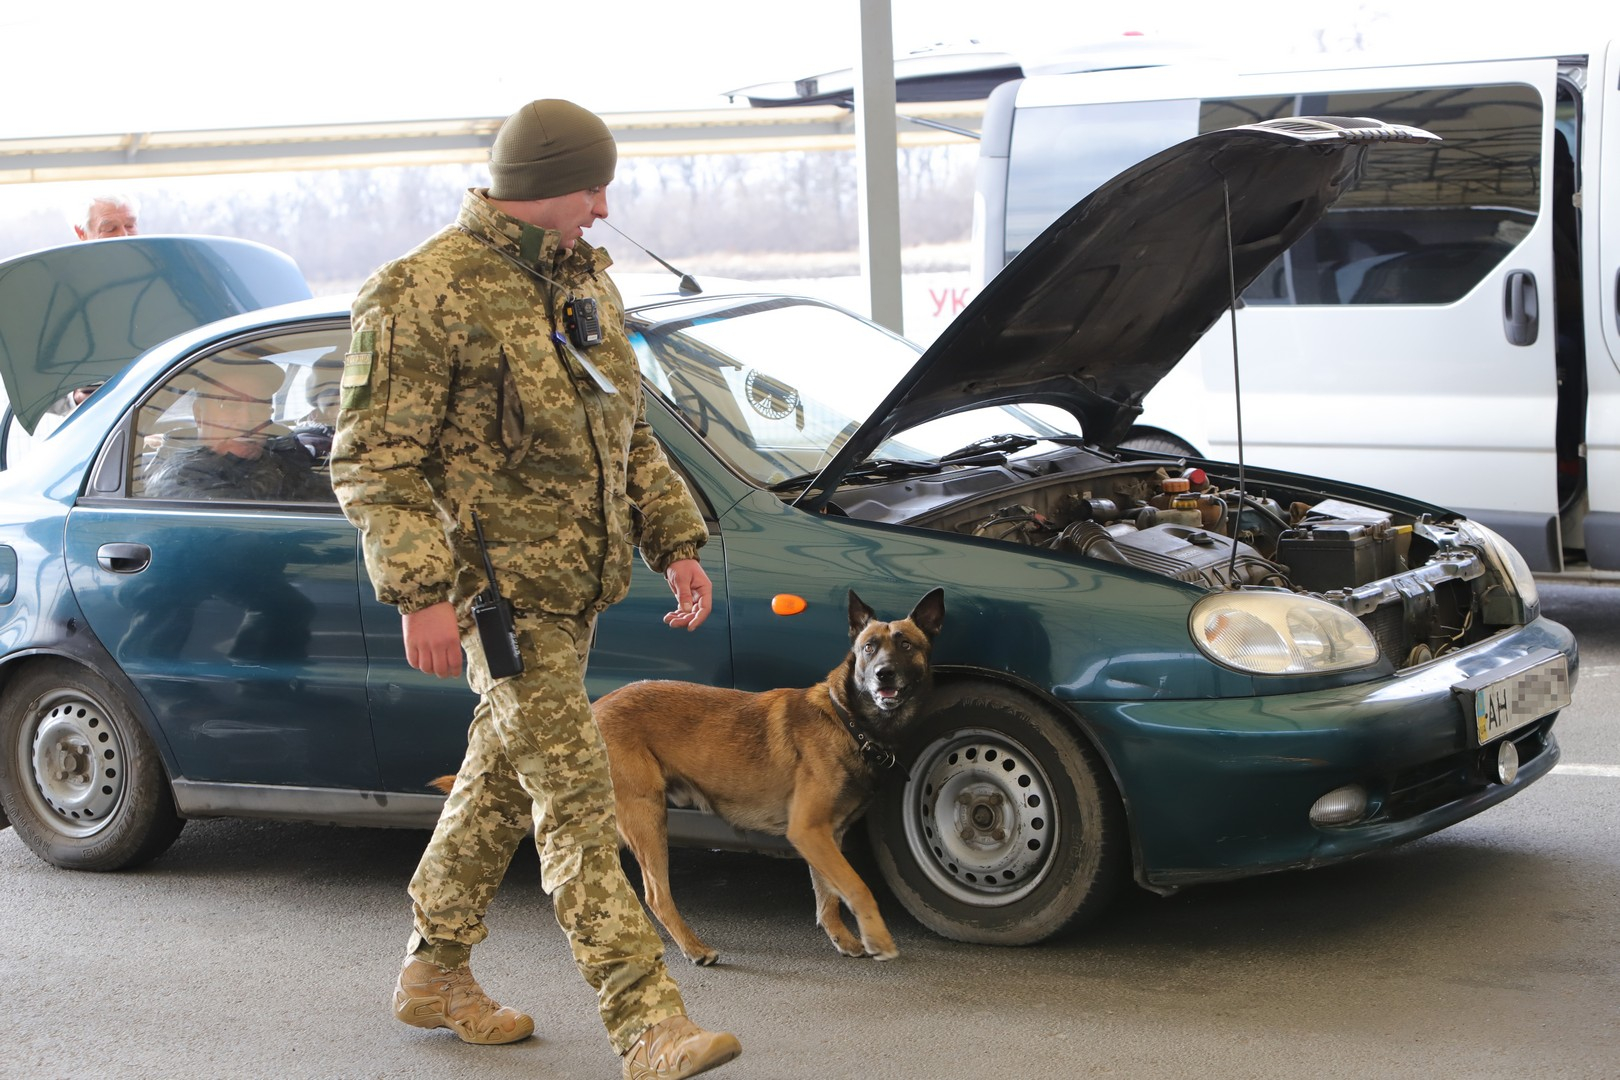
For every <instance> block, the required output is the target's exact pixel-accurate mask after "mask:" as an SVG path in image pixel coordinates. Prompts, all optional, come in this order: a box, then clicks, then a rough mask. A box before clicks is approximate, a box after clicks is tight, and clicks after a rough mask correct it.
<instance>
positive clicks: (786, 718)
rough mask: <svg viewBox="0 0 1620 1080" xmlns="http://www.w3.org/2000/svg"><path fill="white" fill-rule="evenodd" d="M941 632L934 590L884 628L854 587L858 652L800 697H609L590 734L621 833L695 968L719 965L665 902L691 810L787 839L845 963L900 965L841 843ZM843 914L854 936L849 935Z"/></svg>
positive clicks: (940, 597)
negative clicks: (601, 751)
mask: <svg viewBox="0 0 1620 1080" xmlns="http://www.w3.org/2000/svg"><path fill="white" fill-rule="evenodd" d="M944 621H945V593H944V590H943V589H935V590H933V591H932V592H930V593H929V594H928V595H927V596H925V597H923V598H922V599H921V600H919V601H918V602H917V606H916V607H915V608H913V609H912V611H911V614H910V615H908V616H906V617H905V618H904V619H897V620H895V621H894V622H883V621H881V620H879V619H878V618H877V616H876V615H875V614H874V613H873V611H872V609H871V608H869V607H867V606H866V604H864V603H862V602H861V598H860V597H858V596H856V595H855V593H854V591H853V590H851V592H850V594H849V636H850V641H851V645H850V650H849V653H848V655H846V656H845V657H844V660H843V662H842V663H840V664H839V665H838V666H837V667H835V668H833V670H832V672H831V673H830V674H829V675H828V676H827V677H826V678H825V679H823V680H822V681H821V682H819V683H817V684H816V685H814V686H811V687H809V688H808V689H803V690H789V689H783V690H764V691H761V692H759V693H749V692H747V691H744V690H730V689H722V688H718V687H713V686H701V685H698V684H696V683H683V682H666V681H648V682H637V683H631V684H630V685H628V686H624V687H621V688H620V689H618V690H615V691H613V692H612V693H609V694H604V695H603V696H602V697H601V698H599V699H598V700H597V702H596V705H595V710H596V723H597V725H598V726H599V727H600V728H601V729H602V738H603V740H604V741H605V742H606V743H607V750H608V762H609V764H610V766H611V768H612V771H613V797H614V802H615V805H616V807H617V813H618V820H619V835H620V836H621V837H622V838H623V839H624V842H625V843H626V844H627V845H628V846H629V848H630V850H631V852H632V853H633V854H634V855H635V857H636V862H637V863H639V864H640V865H641V877H642V888H643V891H644V892H645V894H646V899H647V906H648V907H649V908H651V909H652V911H653V914H654V915H656V916H658V920H659V921H660V922H662V923H663V924H664V928H665V929H666V930H668V931H669V933H670V936H671V937H673V938H674V939H675V943H676V944H677V945H679V946H680V947H681V952H683V953H685V954H686V958H687V959H688V960H690V961H692V962H693V963H694V964H712V963H714V962H715V960H716V959H718V957H719V954H718V953H716V952H715V951H714V950H713V949H711V948H709V946H707V945H705V944H704V943H703V940H702V939H701V938H699V937H698V936H697V934H695V933H693V932H692V928H691V927H690V926H688V925H687V924H686V920H685V919H683V918H681V914H680V912H679V911H677V910H676V909H675V902H674V900H672V899H671V898H670V894H669V833H668V815H667V813H666V806H667V804H668V803H673V804H675V805H676V806H695V807H697V808H699V809H703V810H708V811H710V812H712V813H715V814H718V815H719V816H720V817H721V818H723V819H724V820H725V821H727V822H729V823H730V824H731V825H732V826H734V827H736V828H739V829H754V830H757V831H759V832H763V833H768V834H770V835H773V836H786V837H787V838H788V841H789V842H790V843H791V844H792V845H793V847H794V849H795V850H797V851H798V853H799V854H800V855H802V856H804V860H805V862H807V863H809V864H810V881H811V884H812V885H813V886H814V887H815V893H816V922H817V923H819V924H820V925H821V927H822V929H824V930H826V931H827V936H828V937H829V938H831V939H832V943H833V945H834V946H836V947H837V949H838V951H839V952H841V953H843V954H844V955H845V956H871V957H874V958H876V959H878V960H892V959H894V958H895V957H896V956H898V955H900V954H899V950H897V949H896V948H895V947H894V938H892V937H891V936H890V935H889V929H888V927H887V926H885V925H884V924H883V917H882V916H881V915H879V914H878V909H877V903H876V901H874V900H873V899H872V891H871V890H870V889H869V888H867V886H866V883H865V882H864V881H862V880H861V878H860V875H859V874H857V873H856V872H855V868H854V867H852V866H850V864H849V860H848V859H846V858H844V853H843V852H842V851H841V850H840V845H841V843H842V841H843V838H844V830H845V829H847V828H848V827H849V825H850V823H851V822H852V821H854V820H855V818H856V817H858V816H859V814H860V812H861V811H862V810H864V809H865V808H866V804H867V802H868V801H870V799H871V797H872V792H873V791H874V790H875V789H876V787H877V781H878V778H879V776H880V775H881V774H882V772H883V771H884V769H886V768H887V767H889V766H891V765H893V764H894V752H893V749H892V748H893V747H894V746H895V745H896V743H897V742H898V741H899V739H900V737H901V735H902V733H903V732H904V731H905V729H906V727H907V726H908V725H909V724H911V723H912V722H913V721H914V720H915V719H916V718H917V717H918V716H919V715H921V713H922V710H923V706H924V703H925V700H926V698H927V696H928V692H929V690H930V688H931V687H932V685H933V678H932V669H931V668H930V666H929V652H930V650H931V649H932V647H933V643H934V638H935V637H936V636H937V635H938V634H939V631H940V627H941V626H942V625H943V624H944ZM840 901H842V902H843V903H845V904H847V905H848V906H849V909H850V911H851V912H852V913H853V914H854V916H855V920H856V923H857V925H858V926H859V928H860V937H859V938H857V937H856V936H855V935H854V934H851V933H850V931H849V929H848V927H846V926H845V925H844V920H843V918H842V917H841V915H840V913H839V910H838V905H839V902H840Z"/></svg>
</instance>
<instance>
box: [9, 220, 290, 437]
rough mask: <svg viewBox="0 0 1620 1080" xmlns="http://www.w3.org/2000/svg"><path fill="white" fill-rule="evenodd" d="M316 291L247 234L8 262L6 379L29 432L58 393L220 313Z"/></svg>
mask: <svg viewBox="0 0 1620 1080" xmlns="http://www.w3.org/2000/svg"><path fill="white" fill-rule="evenodd" d="M309 297H310V290H309V284H308V283H307V282H305V280H304V275H303V274H302V273H300V272H299V269H298V264H297V263H295V262H293V261H292V259H290V258H289V257H287V256H286V255H284V254H282V253H281V252H279V251H276V250H275V249H274V248H269V247H265V246H264V245H263V244H255V243H252V242H250V241H247V240H234V239H230V238H228V237H219V236H131V237H122V238H118V239H112V240H92V241H88V242H85V243H76V244H70V245H67V246H64V247H57V248H48V249H46V250H44V251H36V252H32V253H30V254H27V255H19V256H18V257H16V258H14V259H9V260H7V261H5V262H3V263H0V380H3V381H4V383H5V388H6V398H7V400H9V401H10V402H11V407H12V410H13V412H14V413H15V414H16V417H17V419H18V421H20V422H21V424H22V426H23V427H24V428H25V429H27V430H28V431H29V432H32V431H33V430H34V426H35V425H36V424H37V423H38V422H39V418H40V416H41V415H42V414H43V413H44V412H45V411H46V409H48V408H49V407H50V405H51V403H52V402H54V401H56V400H57V399H58V398H60V397H61V396H62V395H63V394H65V393H67V392H68V391H70V390H72V389H74V388H75V387H79V386H88V385H90V384H92V383H100V382H105V381H106V380H108V379H110V378H112V377H113V376H114V375H116V374H118V372H120V371H122V370H123V369H124V367H125V366H126V365H127V364H128V363H129V362H130V361H131V360H133V359H135V357H137V356H139V355H140V354H141V353H143V352H145V351H146V350H147V349H149V348H151V347H152V346H153V345H156V344H157V343H158V342H160V341H165V340H167V339H169V338H171V337H174V336H175V335H176V334H180V333H183V332H185V331H187V330H191V329H194V328H195V327H198V326H202V325H203V324H205V323H210V322H213V321H214V320H216V319H223V318H225V317H227V316H230V315H239V314H241V313H242V312H245V311H255V310H257V309H259V308H264V307H271V306H272V305H275V304H283V303H289V302H291V301H294V300H307V299H309Z"/></svg>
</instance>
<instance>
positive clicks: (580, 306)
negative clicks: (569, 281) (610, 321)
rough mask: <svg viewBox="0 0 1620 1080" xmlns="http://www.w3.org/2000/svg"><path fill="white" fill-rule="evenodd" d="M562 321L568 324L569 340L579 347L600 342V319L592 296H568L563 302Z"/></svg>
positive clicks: (584, 347)
mask: <svg viewBox="0 0 1620 1080" xmlns="http://www.w3.org/2000/svg"><path fill="white" fill-rule="evenodd" d="M563 322H565V323H567V324H568V338H569V340H570V341H572V342H573V343H574V344H575V345H577V346H578V347H579V348H581V349H588V348H590V347H591V346H592V345H600V344H602V320H601V319H600V318H599V317H598V316H597V314H596V300H595V299H593V298H592V297H589V296H570V297H569V298H568V299H567V300H566V301H565V302H564V303H563Z"/></svg>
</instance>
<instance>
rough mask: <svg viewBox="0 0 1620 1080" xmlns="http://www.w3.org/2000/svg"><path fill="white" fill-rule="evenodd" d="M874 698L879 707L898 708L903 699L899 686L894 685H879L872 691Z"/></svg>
mask: <svg viewBox="0 0 1620 1080" xmlns="http://www.w3.org/2000/svg"><path fill="white" fill-rule="evenodd" d="M872 700H873V701H876V702H877V703H878V707H879V708H883V709H894V708H898V707H899V706H900V704H901V702H902V700H903V698H902V696H901V694H900V691H899V689H898V688H896V687H893V686H879V687H877V688H875V689H874V690H873V691H872Z"/></svg>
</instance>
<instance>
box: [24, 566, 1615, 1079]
mask: <svg viewBox="0 0 1620 1080" xmlns="http://www.w3.org/2000/svg"><path fill="white" fill-rule="evenodd" d="M1542 591H1543V597H1544V602H1545V605H1546V610H1547V611H1548V613H1549V614H1551V615H1553V616H1554V617H1556V618H1559V619H1560V620H1561V621H1564V622H1566V623H1567V624H1568V625H1570V626H1571V627H1572V628H1574V630H1575V632H1576V635H1577V638H1578V640H1579V642H1580V645H1581V649H1582V665H1581V675H1580V681H1579V685H1578V686H1577V688H1576V692H1575V703H1574V704H1573V705H1572V706H1571V707H1570V708H1569V709H1567V710H1566V711H1565V713H1564V715H1563V716H1562V717H1561V718H1560V720H1559V723H1558V728H1557V730H1558V733H1559V736H1560V740H1561V743H1562V746H1563V750H1564V757H1563V763H1562V764H1561V765H1560V767H1559V769H1558V770H1556V771H1555V772H1554V773H1553V774H1552V775H1550V776H1548V777H1547V778H1546V779H1544V780H1542V781H1540V782H1539V783H1538V784H1536V785H1535V786H1534V787H1532V788H1531V789H1529V790H1528V791H1526V792H1525V793H1524V794H1523V795H1521V796H1519V797H1518V798H1515V799H1513V800H1510V801H1509V802H1507V803H1505V804H1503V805H1502V806H1499V807H1496V808H1494V809H1492V810H1489V811H1487V812H1486V813H1485V814H1483V815H1481V816H1479V817H1476V818H1474V819H1471V820H1469V821H1467V822H1464V823H1462V824H1460V825H1458V826H1455V827H1453V828H1451V829H1448V830H1446V831H1444V832H1442V833H1440V834H1438V835H1436V836H1433V837H1429V838H1427V839H1424V840H1421V841H1417V842H1415V843H1413V844H1409V845H1407V846H1405V847H1403V848H1400V849H1398V850H1396V851H1393V852H1390V853H1387V854H1383V855H1379V856H1375V857H1371V858H1367V859H1362V860H1358V861H1356V862H1353V863H1349V864H1345V865H1341V866H1335V867H1329V868H1326V869H1321V870H1314V871H1309V872H1303V873H1292V874H1282V875H1275V876H1271V877H1265V878H1259V879H1254V880H1250V881H1245V882H1238V883H1234V884H1227V885H1218V886H1205V887H1201V888H1195V889H1189V890H1187V891H1185V892H1183V893H1180V894H1178V895H1176V896H1173V897H1169V898H1161V897H1156V896H1151V895H1148V894H1145V893H1136V892H1133V893H1132V894H1131V895H1129V896H1127V897H1126V898H1125V899H1124V900H1123V901H1122V902H1121V903H1120V904H1119V905H1117V906H1116V908H1115V910H1113V911H1112V912H1111V913H1110V914H1109V915H1108V916H1107V917H1106V919H1105V920H1104V921H1103V922H1101V923H1099V924H1098V925H1096V926H1094V927H1092V928H1090V929H1089V930H1087V931H1085V932H1082V933H1079V934H1075V935H1072V936H1069V937H1065V938H1063V939H1061V940H1056V941H1051V942H1047V943H1045V944H1042V945H1038V946H1033V947H1029V948H1021V949H1002V948H991V947H985V946H972V945H962V944H958V943H955V942H950V941H946V940H943V939H941V938H938V937H936V936H934V935H932V934H931V933H929V932H928V931H926V930H924V929H922V928H921V927H920V926H919V925H918V924H916V923H915V922H913V921H911V920H910V919H909V918H908V917H907V916H906V915H905V913H904V912H903V911H902V910H901V909H900V907H899V906H898V905H897V904H896V903H895V901H894V900H893V898H892V897H889V896H888V895H887V894H886V893H883V892H882V891H881V890H880V893H879V902H880V904H882V905H883V908H884V912H885V915H886V916H887V917H888V920H889V923H890V927H891V929H892V930H893V931H894V934H895V938H896V940H897V942H898V944H899V946H900V949H901V955H900V958H899V959H898V960H895V961H893V962H891V963H882V964H880V963H876V962H873V961H869V960H854V959H849V958H845V957H841V956H839V955H838V954H837V953H835V952H834V951H833V949H832V947H831V945H830V944H829V943H828V942H827V939H826V937H825V936H824V935H823V934H822V932H821V931H820V930H819V929H818V928H817V927H816V926H815V925H814V915H813V910H812V899H811V892H810V884H809V879H808V874H807V873H806V871H805V869H804V867H803V866H802V864H799V863H797V862H795V861H792V860H785V859H772V858H767V857H762V856H747V855H736V854H724V853H714V852H693V851H684V852H677V853H676V855H675V858H674V860H673V861H674V866H673V873H672V887H673V891H674V894H675V896H676V898H677V899H678V901H679V903H680V905H681V908H682V911H683V913H684V914H685V915H686V916H687V918H688V920H689V921H690V922H691V923H692V924H693V926H694V927H695V928H696V929H697V930H698V932H699V933H700V934H702V935H703V936H704V937H705V938H706V939H707V940H708V941H709V942H710V943H711V944H712V945H714V946H715V947H716V948H718V949H719V950H720V952H721V962H720V964H719V965H718V966H716V967H713V968H694V967H692V966H690V965H688V964H686V963H685V962H684V961H683V960H682V959H681V958H680V956H679V953H678V952H677V951H676V950H674V949H673V948H671V949H670V950H669V954H668V955H669V956H670V959H671V963H672V966H673V970H674V971H675V974H676V977H677V978H678V979H679V980H680V982H681V986H682V988H683V990H684V992H685V994H686V997H687V1003H688V1006H689V1009H690V1011H691V1012H692V1014H693V1016H694V1017H695V1018H696V1019H697V1020H698V1021H699V1022H700V1023H703V1024H705V1025H709V1026H718V1027H724V1028H727V1029H729V1030H732V1031H735V1032H736V1033H737V1034H738V1036H739V1037H740V1038H741V1039H742V1042H743V1048H744V1049H743V1056H742V1057H741V1058H740V1059H738V1060H737V1061H736V1062H734V1063H732V1064H731V1065H728V1066H725V1067H724V1068H723V1069H720V1070H718V1071H716V1072H715V1073H713V1074H712V1075H714V1076H715V1077H717V1078H718V1077H726V1078H731V1080H805V1078H809V1077H818V1078H847V1080H958V1078H959V1080H986V1078H1019V1080H1023V1078H1033V1077H1061V1078H1069V1077H1109V1078H1131V1080H1158V1078H1164V1080H1180V1078H1189V1080H1190V1078H1194V1077H1197V1078H1201V1080H1203V1078H1233V1080H1271V1078H1277V1080H1283V1078H1289V1080H1291V1078H1296V1077H1312V1078H1340V1077H1343V1078H1346V1080H1348V1078H1356V1080H1369V1078H1372V1080H1378V1078H1412V1080H1418V1078H1422V1080H1429V1078H1433V1077H1447V1078H1467V1080H1474V1078H1478V1080H1487V1078H1496V1077H1501V1078H1504V1080H1507V1078H1512V1080H1523V1078H1524V1077H1526V1076H1533V1077H1537V1078H1538V1080H1541V1078H1564V1077H1569V1078H1592V1080H1598V1078H1604V1080H1608V1078H1612V1077H1614V1076H1616V1075H1620V843H1617V840H1620V835H1617V833H1620V812H1617V811H1620V737H1617V736H1620V588H1616V587H1614V586H1613V585H1612V584H1609V583H1599V584H1568V583H1546V584H1544V585H1543V589H1542ZM424 839H425V834H422V833H418V832H409V831H392V830H358V829H342V828H328V827H320V826H311V825H286V824H277V823H266V822H254V821H195V822H191V823H189V824H188V825H187V827H186V830H185V832H184V833H183V834H182V835H181V837H180V839H179V841H178V842H177V843H176V844H175V846H174V847H173V849H171V850H170V851H169V852H168V853H167V854H165V855H164V856H163V857H162V858H160V859H158V860H157V861H155V862H154V863H152V864H151V865H150V866H148V867H146V868H144V869H141V870H139V871H136V872H130V873H117V874H87V873H75V872H67V871H62V870H56V869H53V868H51V867H48V866H46V865H45V864H43V863H41V862H39V861H38V860H37V859H35V858H34V857H33V855H32V854H31V853H30V852H29V851H28V850H27V849H26V848H25V847H24V846H23V845H22V843H21V842H20V841H19V840H18V839H17V837H16V834H15V833H14V832H12V831H10V830H7V831H4V832H0V1001H3V1002H4V1006H5V1008H4V1014H5V1016H6V1020H7V1023H6V1024H5V1027H4V1033H3V1035H0V1077H5V1078H8V1080H9V1078H12V1077H16V1078H24V1077H26V1078H29V1080H49V1078H57V1077H60V1078H64V1080H78V1078H85V1080H92V1078H94V1080H103V1078H106V1077H120V1078H149V1077H151V1078H158V1077H186V1078H210V1077H220V1078H236V1077H242V1078H257V1077H266V1078H285V1077H320V1078H325V1077H332V1078H393V1077H432V1078H434V1080H457V1078H462V1077H468V1078H471V1077H478V1078H480V1080H500V1078H505V1077H512V1078H517V1077H523V1078H525V1080H529V1078H542V1080H544V1078H567V1080H589V1078H594V1077H602V1078H604V1080H605V1078H609V1077H616V1076H618V1064H617V1061H616V1060H615V1059H614V1058H613V1057H612V1055H611V1053H610V1051H609V1050H608V1047H607V1043H606V1040H605V1038H604V1037H603V1035H602V1033H601V1029H600V1026H599V1024H598V1022H597V1020H596V1016H595V1009H594V1001H593V999H592V996H591V994H590V992H589V991H588V990H587V989H586V987H585V986H584V984H583V982H581V980H580V979H579V977H578V975H577V974H576V973H575V972H574V969H573V966H572V964H571V962H570V960H569V957H568V953H567V949H566V947H565V945H564V943H563V941H562V935H561V933H560V932H559V931H558V929H557V927H556V924H555V922H554V921H553V919H552V917H551V912H550V909H549V905H548V902H547V900H546V898H545V896H544V894H543V893H542V892H541V890H540V888H539V885H538V880H537V879H538V873H537V870H536V867H535V859H534V856H533V853H532V851H527V852H524V853H522V854H520V855H519V857H518V859H517V861H516V863H515V864H514V867H513V870H512V873H511V874H510V875H509V877H508V881H507V884H506V886H505V888H504V889H503V890H502V892H501V895H500V897H499V899H498V900H497V902H496V904H495V907H494V909H493V911H492V912H491V917H490V924H491V927H492V930H493V934H492V937H491V939H490V941H489V942H488V943H487V944H486V945H484V946H483V947H481V948H480V949H479V950H477V952H476V954H475V956H474V966H475V970H476V971H477V973H478V976H479V978H480V980H481V981H482V982H483V983H484V985H485V987H486V988H487V989H489V990H490V991H491V992H492V993H493V994H495V995H496V996H497V997H498V998H499V999H501V1000H502V1001H504V1002H505V1003H508V1004H511V1005H515V1006H518V1007H521V1008H524V1009H526V1010H529V1011H531V1012H532V1013H533V1014H534V1016H535V1019H536V1023H537V1025H538V1033H537V1037H536V1038H534V1039H530V1040H528V1041H526V1042H524V1043H520V1044H516V1045H513V1046H507V1047H472V1046H464V1045H462V1044H461V1043H459V1042H458V1041H456V1040H455V1039H454V1038H453V1037H451V1036H449V1035H448V1034H447V1033H445V1032H424V1031H418V1030H416V1029H413V1028H408V1027H406V1026H404V1025H402V1024H399V1023H398V1022H396V1021H395V1020H393V1019H392V1017H391V1015H390V1013H389V1008H388V1000H389V995H390V992H391V989H392V985H393V979H394V974H395V971H396V969H397V964H398V959H399V955H400V952H401V951H402V948H403V946H404V942H405V937H406V935H407V933H408V932H409V915H408V907H407V900H406V897H405V892H404V888H405V882H406V880H407V879H408V877H409V876H410V872H411V870H412V868H413V867H414V865H415V862H416V858H417V856H418V854H419V853H420V851H421V847H422V843H423V840H424Z"/></svg>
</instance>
